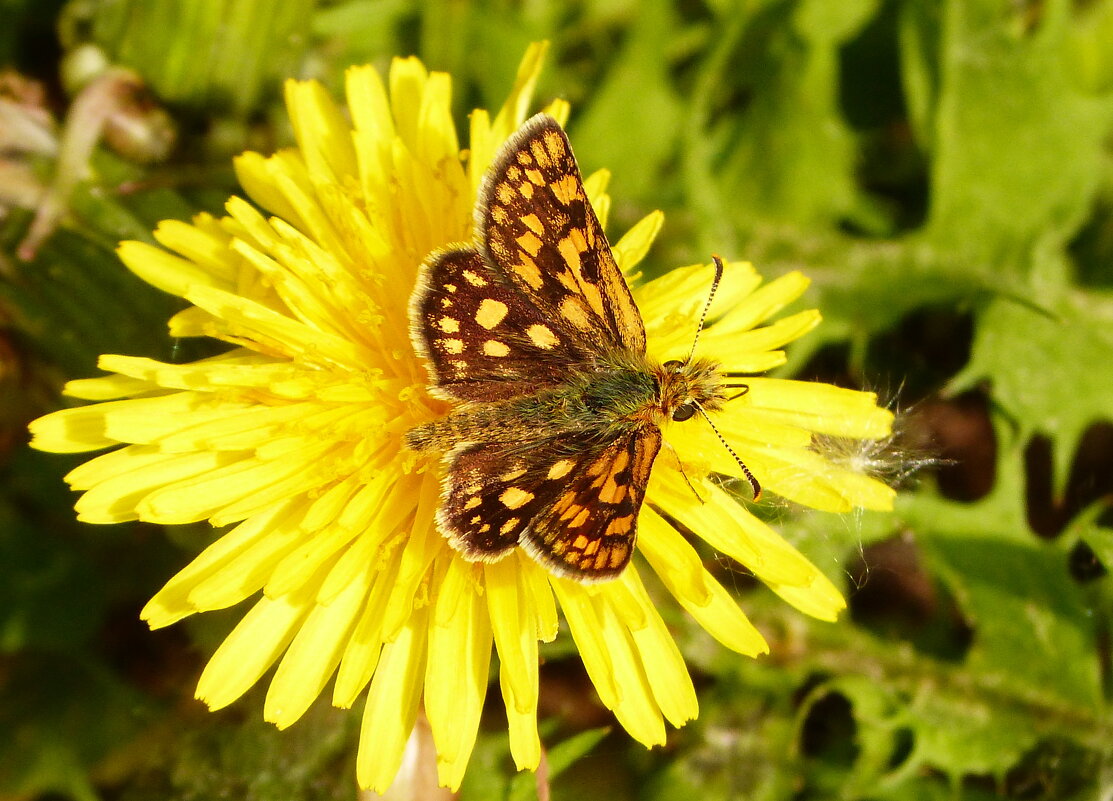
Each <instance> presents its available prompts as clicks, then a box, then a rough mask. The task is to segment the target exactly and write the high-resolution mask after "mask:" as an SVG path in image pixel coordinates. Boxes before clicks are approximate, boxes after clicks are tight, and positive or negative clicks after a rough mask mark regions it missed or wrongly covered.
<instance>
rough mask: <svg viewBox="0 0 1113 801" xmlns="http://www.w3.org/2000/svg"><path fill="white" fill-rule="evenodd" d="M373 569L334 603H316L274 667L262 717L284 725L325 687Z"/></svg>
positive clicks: (289, 723) (345, 640)
mask: <svg viewBox="0 0 1113 801" xmlns="http://www.w3.org/2000/svg"><path fill="white" fill-rule="evenodd" d="M369 584H370V571H366V570H365V571H364V574H363V575H362V576H360V577H359V580H357V581H353V582H352V583H351V585H350V586H349V587H348V588H347V589H346V590H345V591H344V592H342V593H341V594H340V595H338V596H337V597H336V598H335V599H334V601H333V602H332V603H331V604H328V605H327V606H323V605H320V604H316V605H314V606H313V609H312V611H311V612H310V613H309V616H308V617H307V618H306V619H305V622H304V623H303V624H302V625H301V627H300V628H299V629H298V632H297V634H296V636H295V637H294V640H293V642H292V643H290V647H289V649H288V650H287V651H286V654H285V656H283V657H282V661H281V662H280V663H279V665H278V670H277V671H275V674H274V679H273V680H272V681H271V685H270V688H269V689H268V690H267V699H266V702H265V704H264V707H263V718H264V719H265V720H268V721H270V722H271V723H274V724H275V725H276V726H278V728H280V729H284V728H286V727H287V726H290V725H291V724H293V723H294V722H295V721H297V720H298V718H300V717H301V716H302V715H303V714H305V710H307V709H309V706H310V704H312V703H313V701H314V700H316V698H317V696H318V695H320V694H321V691H322V690H323V689H324V687H325V683H326V682H327V681H328V680H329V678H330V677H331V676H332V674H333V671H335V670H336V666H337V665H338V664H340V657H341V655H342V654H343V653H344V647H345V645H346V644H347V639H348V635H349V634H350V632H351V630H352V628H353V627H354V626H355V623H356V620H357V618H358V615H359V612H360V611H361V610H362V608H363V603H364V601H365V599H366V598H367V591H368V587H369Z"/></svg>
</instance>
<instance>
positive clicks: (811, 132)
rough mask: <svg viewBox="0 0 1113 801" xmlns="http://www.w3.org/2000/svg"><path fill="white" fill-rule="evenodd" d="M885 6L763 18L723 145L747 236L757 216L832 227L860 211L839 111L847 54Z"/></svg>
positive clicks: (734, 73)
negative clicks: (745, 96) (743, 93)
mask: <svg viewBox="0 0 1113 801" xmlns="http://www.w3.org/2000/svg"><path fill="white" fill-rule="evenodd" d="M876 8H877V3H875V2H872V0H855V2H850V3H838V4H831V3H823V2H800V3H779V4H775V5H771V6H770V7H768V8H767V9H765V10H764V11H762V12H758V13H757V14H755V15H754V16H753V18H752V20H751V21H750V24H749V26H748V28H747V32H746V35H745V37H744V38H743V39H742V40H741V41H740V43H739V52H738V53H737V54H736V55H735V62H734V63H733V64H731V65H730V66H728V67H727V68H726V69H724V72H725V73H726V74H724V75H723V76H722V77H723V79H724V80H737V79H739V78H741V79H742V83H743V86H744V87H745V89H746V90H747V91H748V93H749V100H748V103H747V105H746V107H745V109H744V111H743V112H742V113H741V114H740V115H739V116H738V118H737V119H738V123H737V124H736V125H734V126H733V127H732V129H731V130H730V132H729V135H728V136H727V137H725V138H724V139H723V140H722V141H723V144H724V145H725V146H726V147H727V148H728V150H727V153H728V155H727V157H726V159H725V161H724V164H723V165H722V167H721V168H720V170H719V171H718V172H719V177H720V180H721V182H722V188H721V190H720V191H721V192H722V193H723V195H724V196H726V197H730V198H731V199H732V205H733V206H734V213H735V220H736V221H737V224H738V225H739V226H741V227H742V228H743V229H745V228H747V227H751V226H753V224H754V220H755V219H763V218H764V219H770V220H776V221H785V222H792V223H797V224H805V225H806V224H816V223H830V222H834V221H837V220H838V219H839V218H841V217H843V216H845V215H850V214H853V213H854V212H855V209H857V208H858V207H859V205H860V202H861V198H860V197H859V194H858V190H857V188H856V186H855V179H854V169H855V141H854V137H853V135H852V134H851V132H850V129H849V128H848V126H847V125H846V122H845V121H844V119H843V117H842V114H841V112H840V110H839V107H838V82H839V64H838V48H839V46H840V45H841V44H843V43H844V42H845V41H846V40H847V39H849V38H850V37H851V36H852V35H853V34H855V33H857V31H858V30H859V29H860V28H861V27H862V26H863V25H864V24H865V23H866V22H867V21H868V20H869V19H870V18H871V17H872V15H873V14H874V13H875V11H876Z"/></svg>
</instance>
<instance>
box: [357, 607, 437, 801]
mask: <svg viewBox="0 0 1113 801" xmlns="http://www.w3.org/2000/svg"><path fill="white" fill-rule="evenodd" d="M427 617H428V614H427V610H426V609H419V610H415V611H414V614H413V617H411V618H410V620H409V621H407V623H406V625H405V626H403V628H402V630H401V631H399V632H398V637H397V638H396V639H395V640H394V641H393V642H388V643H387V644H386V645H384V646H383V652H382V656H381V657H380V659H379V665H378V668H377V669H376V670H375V677H374V678H373V679H372V680H371V689H370V690H369V691H368V693H367V706H366V707H365V708H364V710H363V726H362V727H361V729H360V736H359V751H358V752H357V754H356V779H357V780H358V782H359V786H360V787H365V788H368V789H371V790H374V791H375V792H378V793H382V792H385V791H386V789H387V787H389V786H390V783H391V781H392V780H393V779H394V774H396V773H397V772H398V765H399V764H400V763H401V761H402V752H403V751H404V750H405V747H406V740H407V738H408V737H409V735H410V730H411V729H412V728H413V727H414V721H415V720H416V719H417V710H418V704H419V702H420V700H421V690H422V686H423V684H424V677H425V661H426V652H427V648H426V644H427V642H428V638H429V634H428V631H427V624H426V619H427Z"/></svg>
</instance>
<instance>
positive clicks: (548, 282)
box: [477, 114, 645, 353]
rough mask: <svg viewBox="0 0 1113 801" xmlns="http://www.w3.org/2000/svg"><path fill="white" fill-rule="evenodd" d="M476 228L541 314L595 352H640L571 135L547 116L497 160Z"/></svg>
mask: <svg viewBox="0 0 1113 801" xmlns="http://www.w3.org/2000/svg"><path fill="white" fill-rule="evenodd" d="M479 208H480V212H479V219H478V220H477V224H478V226H479V234H480V239H481V240H482V242H483V244H484V245H485V247H486V251H487V255H488V256H489V258H490V259H491V261H493V262H494V263H495V264H497V265H498V266H499V267H501V268H502V269H503V270H505V271H506V274H507V276H508V277H509V278H510V279H511V280H512V281H513V282H514V283H515V284H517V285H518V286H519V287H520V288H521V289H522V291H523V292H525V293H526V294H527V295H528V296H529V297H530V298H531V299H532V300H533V302H534V303H535V304H536V305H537V306H538V308H540V309H542V310H543V311H544V312H545V313H546V315H549V316H551V317H555V318H559V319H563V320H566V321H567V322H568V323H569V324H570V326H571V327H572V328H573V329H575V330H576V331H577V332H579V335H580V337H581V338H582V339H583V340H584V341H585V342H588V343H591V344H592V346H593V347H594V348H595V349H598V348H599V346H600V345H611V346H620V347H624V348H628V349H630V350H632V351H634V352H636V353H644V352H645V328H644V326H643V325H642V320H641V314H639V312H638V309H637V306H635V305H634V299H633V297H632V296H631V294H630V289H629V287H628V286H627V285H626V281H625V279H624V278H623V276H622V272H621V271H620V270H619V269H618V264H617V263H616V262H615V260H614V255H613V254H612V253H611V248H610V245H608V244H607V238H606V236H605V235H604V234H603V227H602V226H601V225H600V224H599V219H598V217H596V215H595V210H594V209H592V207H591V203H590V202H589V201H588V199H587V193H586V192H585V191H584V184H583V179H582V177H581V176H580V170H579V168H578V167H577V166H576V159H575V157H574V156H573V155H572V147H571V145H570V144H569V143H568V137H567V135H566V134H565V133H564V130H563V129H562V128H561V127H560V125H558V124H557V122H556V120H554V119H553V118H552V117H549V116H548V115H545V114H538V115H537V116H535V117H533V118H531V119H530V120H528V121H527V122H526V123H525V125H523V126H522V127H521V129H519V131H518V132H517V133H516V134H514V136H513V137H511V139H510V140H509V141H508V142H507V144H506V146H505V147H504V148H503V150H502V151H501V152H500V154H499V156H498V157H497V158H496V159H495V163H494V164H493V165H492V166H491V169H490V171H489V172H488V173H487V177H486V180H485V182H484V185H483V188H482V189H481V190H480V207H479Z"/></svg>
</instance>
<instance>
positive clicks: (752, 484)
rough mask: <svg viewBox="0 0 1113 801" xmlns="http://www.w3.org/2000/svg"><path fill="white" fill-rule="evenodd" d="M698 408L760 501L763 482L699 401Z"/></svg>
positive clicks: (755, 500)
mask: <svg viewBox="0 0 1113 801" xmlns="http://www.w3.org/2000/svg"><path fill="white" fill-rule="evenodd" d="M696 408H697V409H699V413H700V414H702V415H703V419H704V420H706V421H707V424H708V425H709V426H711V430H712V431H714V432H715V436H716V437H718V438H719V442H721V443H723V447H724V448H726V449H727V452H728V453H729V454H730V455H731V456H733V457H734V461H736V462H737V463H738V467H739V468H741V470H742V475H743V476H745V477H746V480H747V481H748V482H750V488H751V489H752V490H753V491H754V502H755V503H756V502H758V501H760V500H761V484H759V483H758V482H757V479H756V478H754V474H753V473H751V472H750V468H748V467H746V463H745V462H743V461H742V459H741V458H739V456H738V454H737V453H735V452H734V448H732V447H730V443H729V442H727V441H726V439H725V438H724V437H723V435H722V434H720V433H719V429H717V428H716V427H715V424H714V423H713V422H712V421H711V417H710V416H708V414H707V412H705V411H704V410H703V406H702V405H701V404H698V403H697V404H696Z"/></svg>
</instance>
